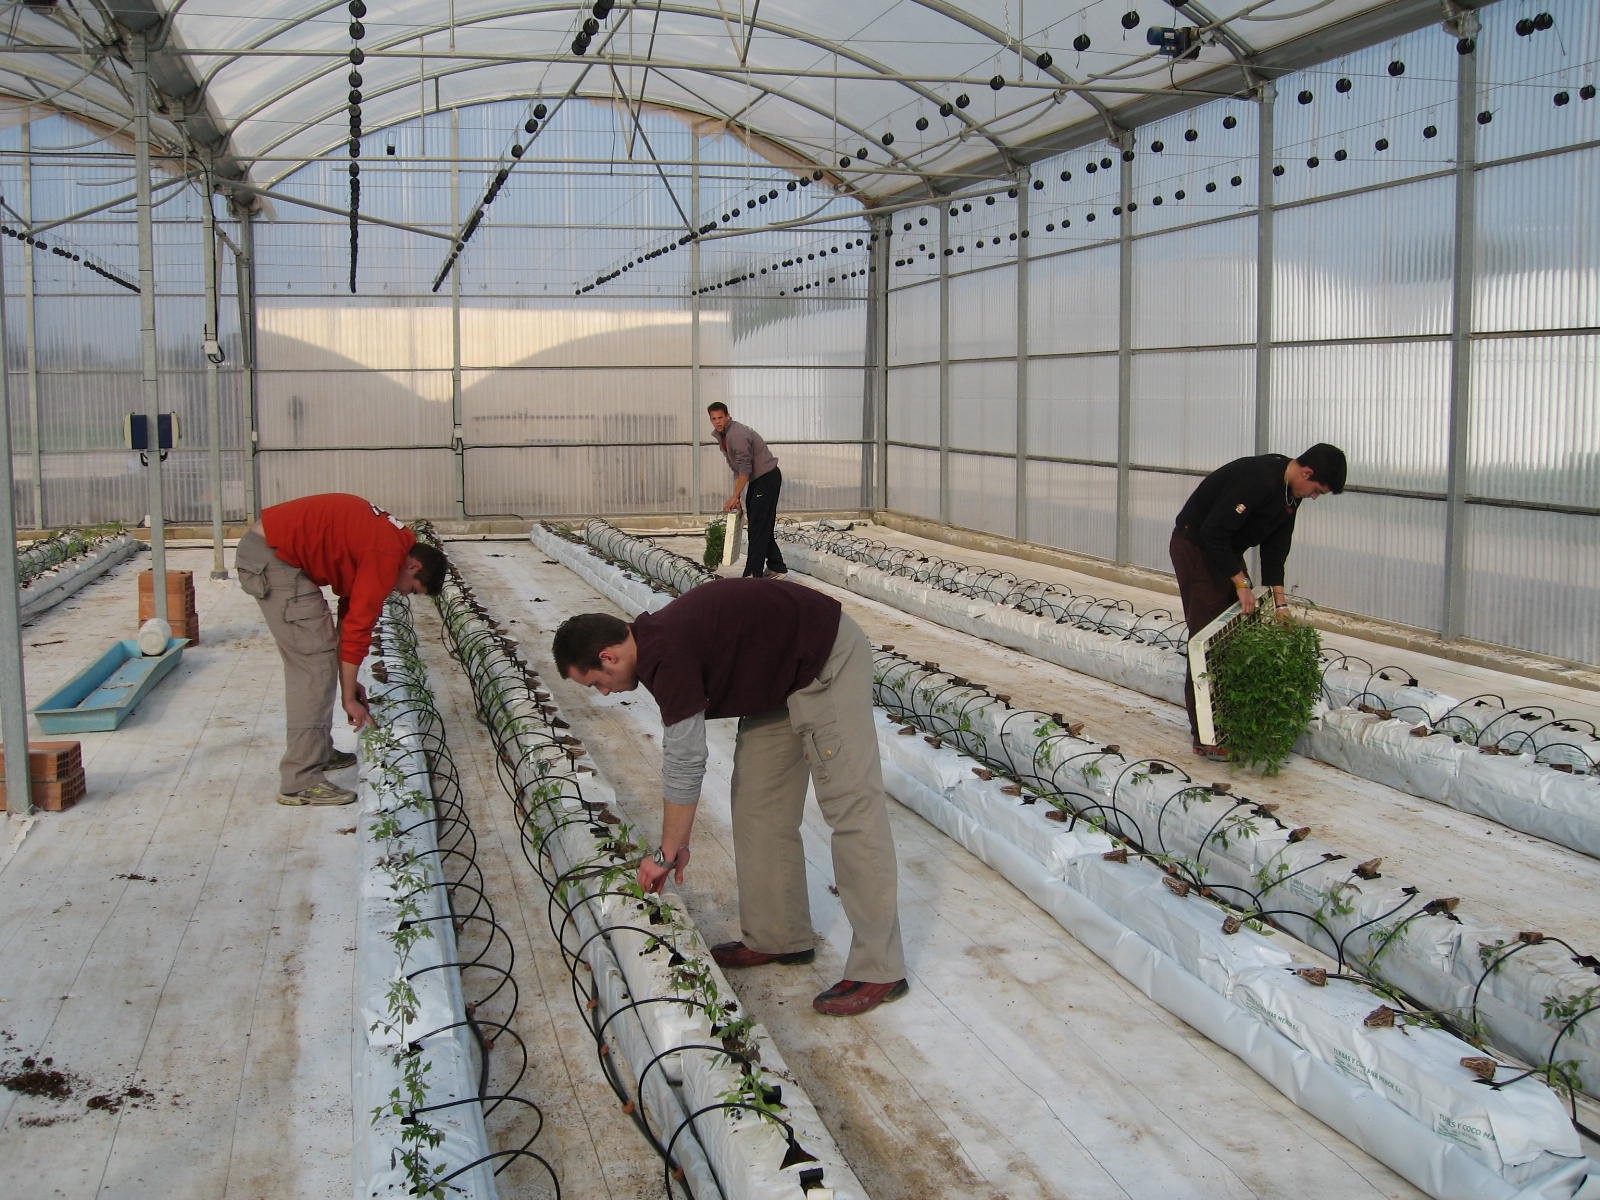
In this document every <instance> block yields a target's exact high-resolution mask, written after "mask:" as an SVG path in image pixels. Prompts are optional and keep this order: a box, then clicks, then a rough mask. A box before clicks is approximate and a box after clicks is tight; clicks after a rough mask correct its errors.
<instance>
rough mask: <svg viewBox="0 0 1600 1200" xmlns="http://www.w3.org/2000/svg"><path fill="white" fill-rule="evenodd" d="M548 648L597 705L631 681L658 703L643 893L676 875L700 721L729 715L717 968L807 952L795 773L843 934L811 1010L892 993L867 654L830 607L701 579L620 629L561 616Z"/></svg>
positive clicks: (888, 854)
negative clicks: (843, 947) (835, 971)
mask: <svg viewBox="0 0 1600 1200" xmlns="http://www.w3.org/2000/svg"><path fill="white" fill-rule="evenodd" d="M552 650H553V653H554V656H555V661H556V670H557V671H558V672H560V674H561V676H562V677H563V678H565V679H570V680H572V682H574V683H580V684H583V685H584V686H585V687H592V688H594V689H595V690H596V691H597V692H599V693H600V694H601V695H603V696H608V695H610V694H611V693H612V692H627V691H632V690H633V689H634V688H635V687H637V686H638V685H639V684H640V683H643V684H644V685H645V687H646V688H648V689H649V691H650V694H651V695H652V696H654V697H655V701H656V703H657V704H658V705H659V706H660V708H661V721H662V724H663V726H664V730H663V735H662V769H661V776H662V795H663V803H662V817H661V844H660V845H659V846H658V847H657V848H656V851H655V853H654V855H653V856H648V857H646V858H644V859H641V860H640V863H639V884H640V886H641V887H643V888H644V889H645V890H646V891H647V892H659V891H660V890H661V889H662V887H663V886H665V884H666V881H667V876H668V875H669V874H671V875H674V878H675V879H676V880H677V882H679V883H682V882H683V872H684V868H685V867H687V866H688V863H689V835H690V832H691V830H692V829H693V827H694V817H695V810H696V807H697V805H698V803H699V800H700V785H701V782H702V780H703V779H704V776H705V766H706V728H705V723H706V720H707V719H708V718H709V719H716V718H720V717H738V718H739V734H738V740H737V742H736V743H735V749H734V755H733V788H732V808H733V846H734V866H735V870H736V873H737V876H738V885H739V924H740V926H741V930H742V933H743V939H742V940H741V941H736V942H724V943H722V944H721V945H719V946H713V947H712V950H711V953H712V957H714V958H715V959H716V960H717V963H718V964H719V965H721V966H723V967H726V968H737V967H756V966H761V965H763V964H766V963H774V962H775V963H808V962H810V961H811V960H812V959H813V957H815V954H816V951H815V949H814V948H813V942H814V941H815V934H814V933H813V931H812V928H811V908H810V903H809V896H808V893H807V890H806V862H805V848H804V846H803V845H802V843H801V838H800V821H801V817H802V816H803V814H804V810H805V802H806V782H807V779H808V778H809V780H810V781H811V782H812V783H813V784H814V785H815V787H816V792H817V803H818V804H819V805H820V806H821V809H822V816H823V819H824V820H826V821H827V823H828V827H829V828H830V829H831V830H832V831H833V837H832V847H833V872H834V880H835V882H836V884H837V886H838V889H839V899H840V901H841V902H842V903H843V905H844V911H845V915H846V916H847V917H848V918H849V920H850V927H851V930H852V934H853V936H852V938H851V943H850V955H849V957H848V958H847V959H846V961H845V978H844V979H842V980H840V982H838V983H836V984H835V985H834V986H833V987H831V988H829V989H828V990H827V991H825V992H823V993H821V994H820V995H819V996H817V997H816V999H814V1000H813V1001H812V1007H813V1008H815V1009H816V1010H817V1011H818V1012H820V1013H824V1014H827V1015H829V1016H855V1015H856V1014H858V1013H864V1012H867V1011H868V1010H869V1009H872V1008H876V1007H877V1006H878V1005H879V1004H882V1003H884V1002H885V1001H888V1000H897V999H899V998H900V997H901V996H903V995H905V993H906V989H907V984H906V978H905V975H906V969H905V956H904V953H903V951H902V950H901V945H900V920H899V914H898V908H897V903H898V902H897V879H896V872H895V856H894V841H893V839H892V837H891V836H890V833H889V815H888V812H887V809H886V807H885V801H884V793H883V772H882V767H881V765H880V763H879V760H878V740H877V733H876V731H875V722H874V720H873V714H872V649H871V647H870V646H868V645H867V639H866V635H865V634H863V633H862V632H861V628H860V626H858V625H857V624H856V623H855V622H854V621H852V620H851V619H850V618H849V617H848V616H846V615H845V614H844V613H843V611H841V609H840V607H839V602H838V601H837V600H835V599H833V598H832V597H830V596H824V595H822V594H821V593H820V592H814V591H812V590H810V589H809V588H804V587H801V586H800V585H799V584H793V583H787V582H777V581H770V580H754V579H723V580H713V581H712V582H710V583H705V584H701V585H700V586H699V587H697V588H695V589H693V590H692V591H689V592H686V593H684V595H682V596H680V597H679V598H678V599H676V600H674V601H673V602H672V603H671V604H668V605H667V606H666V607H665V608H663V609H661V610H660V611H659V612H656V613H646V614H643V615H642V616H640V617H639V619H638V620H636V621H635V622H634V623H633V624H632V625H628V624H626V623H625V622H623V621H621V620H619V619H618V618H616V617H613V616H609V615H607V614H605V613H585V614H583V615H581V616H576V617H572V618H570V619H568V620H567V621H565V622H564V623H563V624H562V626H561V628H560V629H558V630H557V631H556V636H555V643H554V645H553V647H552Z"/></svg>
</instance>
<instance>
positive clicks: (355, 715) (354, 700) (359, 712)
mask: <svg viewBox="0 0 1600 1200" xmlns="http://www.w3.org/2000/svg"><path fill="white" fill-rule="evenodd" d="M356 693H357V694H356V695H353V696H352V695H346V696H345V697H344V711H345V715H346V716H348V717H349V718H350V728H351V729H356V730H360V729H363V728H365V727H366V726H368V725H371V724H372V711H371V710H370V709H369V708H368V707H367V689H366V688H364V687H362V686H361V685H360V684H357V685H356Z"/></svg>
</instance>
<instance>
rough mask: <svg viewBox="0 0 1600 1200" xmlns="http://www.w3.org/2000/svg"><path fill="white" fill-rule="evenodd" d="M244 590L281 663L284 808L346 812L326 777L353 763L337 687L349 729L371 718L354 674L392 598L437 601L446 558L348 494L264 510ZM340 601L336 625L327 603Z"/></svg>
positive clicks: (243, 559) (244, 567)
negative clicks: (334, 724) (329, 593)
mask: <svg viewBox="0 0 1600 1200" xmlns="http://www.w3.org/2000/svg"><path fill="white" fill-rule="evenodd" d="M234 568H235V569H236V570H237V571H238V573H239V586H240V587H241V588H243V589H244V590H245V592H246V593H247V594H249V595H251V596H254V597H255V600H256V603H257V604H259V605H260V606H261V613H262V615H263V616H264V617H265V618H266V619H267V628H268V629H270V630H271V631H272V638H273V640H274V641H275V642H277V644H278V654H279V656H280V657H281V658H282V659H283V682H284V700H285V710H286V711H285V723H286V724H287V726H288V736H287V742H288V745H287V748H286V749H285V750H284V754H283V759H282V760H281V761H280V762H279V764H278V776H279V780H278V803H279V804H288V805H305V804H318V805H321V804H349V803H350V802H351V801H352V800H354V799H355V798H356V794H355V793H354V792H353V791H351V790H350V789H349V788H346V787H340V786H339V785H338V784H336V783H331V782H329V780H328V779H327V778H325V772H327V771H329V770H334V769H337V768H339V767H346V766H350V765H351V764H353V763H354V762H355V756H354V755H351V754H347V753H344V752H341V751H337V750H335V749H334V748H333V735H332V733H331V731H330V729H329V725H330V722H331V721H332V719H333V697H334V686H335V684H337V685H338V687H339V695H340V699H341V700H342V702H343V705H344V711H345V714H346V715H347V716H348V717H349V718H350V724H351V725H352V726H353V727H354V728H356V729H360V728H361V727H362V726H363V725H365V724H367V723H368V722H370V721H371V720H372V714H371V713H369V712H368V711H367V693H366V689H365V688H363V687H362V686H361V684H360V683H358V682H357V680H356V672H357V671H359V670H360V668H361V662H362V660H363V659H365V658H366V656H367V650H368V648H369V647H370V646H371V644H372V628H373V626H374V625H375V624H376V623H377V620H378V617H379V615H380V614H381V613H382V612H383V602H384V601H385V600H387V599H388V597H389V593H391V592H399V593H400V594H401V595H415V594H418V593H421V592H427V593H428V594H429V595H438V593H439V589H440V587H442V586H443V584H444V572H445V559H444V555H443V554H441V553H440V552H439V551H438V550H437V549H436V548H435V547H433V546H429V545H426V544H418V542H417V537H416V534H414V533H412V532H411V530H409V529H407V528H406V527H405V526H404V525H402V524H400V522H399V521H396V520H395V519H394V518H393V517H391V516H390V515H389V514H388V513H386V512H384V511H383V510H382V509H381V508H379V507H378V506H377V505H376V504H371V503H369V502H367V501H366V500H363V499H362V498H361V497H360V496H351V495H347V494H345V493H341V492H332V493H329V494H327V495H324V496H302V497H301V498H300V499H298V500H289V501H286V502H285V503H283V504H274V505H272V506H271V507H270V508H266V509H263V510H262V512H261V519H260V520H259V521H257V522H256V523H255V524H254V525H252V526H250V530H249V532H248V533H246V534H245V536H244V537H242V538H240V539H239V549H238V550H237V551H236V552H235V554H234ZM324 587H332V588H333V590H334V593H335V594H336V595H337V596H338V597H339V619H338V624H337V625H335V623H334V620H333V617H332V615H331V614H330V613H329V612H328V603H327V601H326V600H324V599H323V598H322V589H323V588H324Z"/></svg>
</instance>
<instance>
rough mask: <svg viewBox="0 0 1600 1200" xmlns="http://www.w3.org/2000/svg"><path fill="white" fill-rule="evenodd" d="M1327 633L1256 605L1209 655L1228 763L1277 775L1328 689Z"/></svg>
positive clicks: (1219, 723)
mask: <svg viewBox="0 0 1600 1200" xmlns="http://www.w3.org/2000/svg"><path fill="white" fill-rule="evenodd" d="M1321 652H1322V635H1321V634H1320V633H1318V632H1317V630H1316V629H1315V628H1314V627H1312V626H1310V625H1306V624H1304V623H1302V622H1299V621H1281V620H1278V619H1276V618H1274V617H1271V616H1269V615H1267V614H1265V613H1260V612H1258V613H1257V614H1256V616H1255V617H1254V618H1252V619H1250V620H1246V621H1244V622H1242V623H1241V624H1240V626H1239V628H1238V629H1236V630H1235V631H1234V633H1233V636H1232V637H1230V638H1227V639H1224V640H1222V641H1221V642H1220V643H1219V644H1218V645H1217V646H1216V648H1215V650H1214V652H1213V653H1212V654H1211V655H1210V662H1209V664H1208V665H1209V667H1210V671H1209V674H1210V676H1211V694H1212V696H1213V697H1215V698H1216V699H1217V701H1218V703H1217V734H1218V737H1219V738H1220V740H1221V742H1222V744H1223V745H1224V746H1226V747H1227V748H1228V761H1229V763H1231V764H1233V765H1236V766H1242V767H1249V768H1252V769H1256V770H1259V771H1260V772H1261V773H1262V774H1263V775H1276V774H1277V773H1278V769H1279V768H1280V767H1282V766H1283V764H1284V762H1285V760H1287V759H1288V757H1289V754H1290V752H1291V751H1292V750H1293V749H1294V744H1295V742H1296V740H1298V739H1299V737H1300V735H1301V734H1302V733H1304V732H1305V729H1306V726H1307V725H1308V724H1309V723H1310V721H1311V714H1312V711H1313V710H1314V709H1315V707H1316V703H1317V698H1318V697H1319V696H1320V695H1321V692H1322V660H1321Z"/></svg>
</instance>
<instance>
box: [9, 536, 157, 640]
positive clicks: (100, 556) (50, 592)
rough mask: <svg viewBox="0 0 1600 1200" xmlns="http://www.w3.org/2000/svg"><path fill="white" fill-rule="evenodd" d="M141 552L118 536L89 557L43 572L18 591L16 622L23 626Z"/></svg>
mask: <svg viewBox="0 0 1600 1200" xmlns="http://www.w3.org/2000/svg"><path fill="white" fill-rule="evenodd" d="M141 548H142V546H141V543H140V542H139V541H137V540H136V539H135V538H133V537H131V536H129V535H128V534H126V533H122V534H118V535H116V536H115V537H110V538H106V539H104V540H103V541H101V542H99V543H98V544H97V545H96V546H95V547H94V548H93V549H92V550H90V551H89V553H87V554H80V555H79V556H78V557H76V558H73V559H69V560H68V561H66V562H64V563H62V564H61V565H59V566H57V567H54V568H52V569H51V570H49V571H46V572H44V573H43V574H41V575H39V576H38V577H37V578H35V579H33V580H31V581H30V582H29V583H28V584H27V586H25V587H23V588H22V589H20V590H19V591H18V593H17V612H18V620H19V621H20V623H21V624H23V625H26V624H27V623H28V622H29V621H32V620H34V619H36V618H37V617H39V616H40V615H41V614H42V613H45V612H48V611H49V610H50V609H51V608H54V607H55V606H56V605H57V604H60V603H61V602H62V601H63V600H65V599H66V598H67V597H68V596H70V595H72V593H74V592H76V591H77V590H78V589H79V588H81V587H83V586H84V585H85V584H89V583H93V582H94V581H95V580H96V579H98V578H100V576H102V575H104V574H105V573H106V572H107V571H109V570H110V569H111V568H112V567H114V566H116V565H117V564H118V563H120V562H124V561H125V560H127V559H130V558H132V557H133V556H134V555H135V554H137V553H138V552H139V550H140V549H141Z"/></svg>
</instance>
